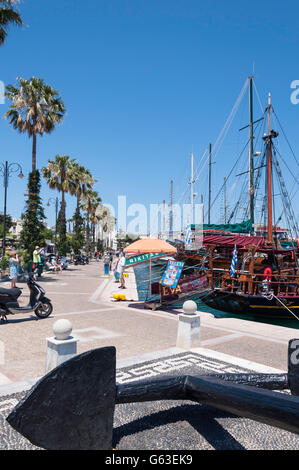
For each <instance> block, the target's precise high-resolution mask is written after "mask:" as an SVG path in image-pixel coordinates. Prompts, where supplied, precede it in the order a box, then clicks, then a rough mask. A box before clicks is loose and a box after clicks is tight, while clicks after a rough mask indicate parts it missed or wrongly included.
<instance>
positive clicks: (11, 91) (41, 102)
mask: <svg viewBox="0 0 299 470" xmlns="http://www.w3.org/2000/svg"><path fill="white" fill-rule="evenodd" d="M17 80H18V81H19V85H20V86H19V88H17V87H14V86H12V85H8V86H7V87H6V93H5V96H6V97H7V98H9V99H10V100H11V102H12V103H11V105H10V107H9V110H8V111H7V112H6V113H5V117H6V118H7V119H9V123H10V124H11V125H12V126H13V128H14V129H17V130H18V131H19V132H21V133H23V132H24V133H27V134H28V137H29V138H31V137H32V173H33V172H35V171H36V137H37V135H38V134H39V135H41V136H42V135H43V134H49V133H50V132H52V131H53V130H54V129H55V125H56V124H57V123H60V122H61V121H62V119H63V115H64V113H65V107H64V104H63V102H62V100H61V98H60V96H59V95H58V92H57V91H56V90H54V89H53V88H52V87H50V86H49V85H47V84H46V83H45V82H44V80H43V79H41V78H36V77H32V78H30V79H29V80H25V79H24V78H21V77H18V78H17Z"/></svg>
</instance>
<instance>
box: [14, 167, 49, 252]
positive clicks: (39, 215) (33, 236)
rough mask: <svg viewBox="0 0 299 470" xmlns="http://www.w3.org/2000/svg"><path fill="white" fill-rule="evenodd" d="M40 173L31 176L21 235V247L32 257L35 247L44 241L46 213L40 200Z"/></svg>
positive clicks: (33, 173)
mask: <svg viewBox="0 0 299 470" xmlns="http://www.w3.org/2000/svg"><path fill="white" fill-rule="evenodd" d="M40 187H41V183H40V173H39V171H37V170H36V171H34V172H32V173H30V174H29V183H28V193H27V201H26V211H25V213H24V214H23V215H22V219H23V227H22V230H21V233H20V238H19V242H20V245H21V246H22V247H23V248H25V249H26V251H27V252H28V254H29V255H30V256H31V254H32V253H33V250H34V247H35V246H36V245H41V242H42V241H44V235H43V230H44V229H45V225H44V219H45V213H44V209H43V206H42V203H41V198H40Z"/></svg>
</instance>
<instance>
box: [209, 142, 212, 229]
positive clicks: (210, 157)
mask: <svg viewBox="0 0 299 470" xmlns="http://www.w3.org/2000/svg"><path fill="white" fill-rule="evenodd" d="M211 179H212V144H210V151H209V202H208V224H210V223H211Z"/></svg>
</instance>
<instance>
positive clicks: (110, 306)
mask: <svg viewBox="0 0 299 470" xmlns="http://www.w3.org/2000/svg"><path fill="white" fill-rule="evenodd" d="M40 282H41V284H42V285H43V286H44V287H45V290H46V292H47V294H46V295H47V296H48V297H50V298H51V299H52V301H53V304H54V311H53V314H52V315H51V317H49V318H48V319H43V320H38V319H37V318H36V317H35V316H34V315H33V316H30V315H27V316H25V315H16V316H14V317H11V319H10V318H9V322H8V323H3V324H0V418H2V424H3V429H4V431H3V432H4V434H3V436H2V437H3V439H2V440H1V438H0V442H3V443H4V444H0V449H1V448H3V449H4V448H22V449H23V448H31V444H30V443H28V442H25V441H24V440H23V439H21V438H20V436H18V435H16V434H15V433H14V432H13V431H12V429H11V428H10V427H9V426H8V425H7V424H6V422H5V416H7V414H8V413H9V411H10V410H11V409H12V408H13V406H15V404H16V403H17V401H18V400H19V399H20V398H21V396H23V395H24V393H25V391H26V390H27V389H28V388H30V387H31V386H32V384H33V383H34V382H35V381H36V379H37V378H38V377H41V376H43V375H44V373H45V361H46V343H47V342H46V339H47V338H48V337H50V336H52V334H53V333H52V328H53V324H54V322H55V321H56V320H57V319H59V318H68V319H69V320H70V321H71V322H72V325H73V333H72V334H73V336H75V337H77V338H78V339H79V342H78V353H81V352H84V351H87V350H90V349H93V348H98V347H103V346H110V345H114V346H115V347H116V350H117V368H118V375H117V379H118V381H119V382H121V381H123V382H125V381H130V380H133V379H135V380H136V379H139V378H140V379H141V378H146V377H148V376H153V375H161V374H165V373H167V375H168V374H169V373H170V374H175V373H182V374H184V373H185V372H186V371H188V373H192V374H198V373H200V372H202V371H208V372H209V373H213V372H216V371H219V370H226V371H228V370H229V371H256V372H265V373H267V372H285V371H287V348H288V341H289V340H290V339H293V338H296V337H298V331H297V330H296V329H291V328H284V327H278V326H272V325H268V324H263V323H255V322H249V321H245V320H239V319H235V318H225V319H224V318H223V319H220V318H214V317H213V315H210V314H207V313H203V312H202V313H201V347H200V348H197V349H196V350H191V351H184V350H180V349H178V348H176V337H177V325H178V313H179V312H174V311H172V312H171V311H167V312H164V311H160V310H158V311H155V312H152V311H150V310H144V309H143V308H142V304H141V303H140V302H139V301H138V299H137V292H136V286H135V279H134V273H133V271H129V277H128V278H127V280H126V287H127V289H126V290H122V289H118V284H117V283H115V282H114V279H113V278H112V277H105V276H104V275H103V266H102V263H101V262H92V263H90V265H87V266H70V268H69V270H67V271H64V272H62V273H61V274H52V273H51V274H46V275H44V276H43V277H42V279H41V281H40ZM1 285H5V283H4V284H1ZM20 286H22V287H23V300H22V302H23V304H26V303H27V301H28V291H27V286H26V284H20ZM120 292H121V293H125V295H126V300H125V301H118V300H117V299H115V298H114V294H118V293H120ZM178 371H179V372H178ZM180 405H182V403H181V404H180ZM191 405H192V406H191ZM185 406H186V408H184V409H185V411H186V413H187V414H186V415H184V416H185V418H186V419H185V420H184V419H183V416H182V414H181V411H182V409H183V408H182V406H179V408H178V404H177V403H168V404H167V405H166V404H165V403H164V404H162V403H161V404H159V405H157V404H155V405H153V404H147V405H146V404H143V405H142V406H141V404H139V405H138V406H136V408H135V407H134V406H133V405H121V406H119V407H118V411H117V412H116V415H115V426H116V429H117V431H116V434H115V436H116V437H115V447H116V448H119V449H121V448H122V449H125V448H127V449H131V448H132V449H138V448H150V447H147V446H153V447H152V448H161V449H163V448H164V449H192V448H194V449H195V448H201V449H211V448H215V449H218V448H234V449H238V448H245V449H247V448H249V449H251V448H257V449H268V448H269V449H270V448H274V449H295V448H296V449H298V448H299V446H298V440H297V438H296V437H294V435H291V434H290V433H285V432H282V431H280V430H273V429H272V428H270V427H269V426H264V425H261V424H257V423H255V424H253V422H250V423H251V425H250V426H253V427H252V428H250V427H248V426H249V424H248V421H249V420H241V419H239V418H236V417H228V416H225V415H223V414H221V413H220V414H219V413H218V412H217V413H216V414H215V410H213V411H211V409H210V410H206V409H205V408H204V409H203V410H202V411H201V412H203V415H202V414H200V420H202V419H204V420H208V421H207V423H208V424H207V428H203V427H202V425H200V424H199V422H197V424H196V423H195V422H194V419H193V418H192V416H193V414H194V412H195V409H197V408H194V407H196V406H197V405H194V404H184V407H185ZM132 407H133V408H132ZM153 407H154V408H153ZM169 407H172V408H173V413H172V415H171V416H173V419H172V417H171V418H170V417H169V414H168V412H167V411H166V410H167V409H168V408H169ZM133 409H134V410H136V412H135V411H134V413H133V411H132V410H133ZM137 410H138V411H137ZM213 413H214V415H213ZM173 420H174V421H173ZM216 422H217V424H216ZM154 423H157V429H159V433H160V431H161V433H160V435H161V439H160V441H159V442H158V441H157V433H155V429H156V427H155V426H156V425H155V424H154ZM160 426H161V428H160ZM140 428H142V431H140ZM0 429H1V427H0ZM205 429H206V430H205ZM250 429H251V432H250ZM213 433H214V434H213ZM269 433H270V434H269ZM191 434H192V436H193V437H192V439H191V438H190V442H189V444H188V442H187V441H188V436H189V435H191ZM130 436H131V437H130ZM232 436H233V437H232ZM271 436H272V437H271ZM0 437H1V436H0ZM185 437H186V439H185ZM1 446H2V447H1ZM161 446H162V447H161Z"/></svg>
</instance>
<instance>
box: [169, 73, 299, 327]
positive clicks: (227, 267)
mask: <svg viewBox="0 0 299 470" xmlns="http://www.w3.org/2000/svg"><path fill="white" fill-rule="evenodd" d="M250 79H251V80H250V92H251V95H250V103H251V102H252V78H251V77H250ZM250 108H251V109H252V103H251V105H250ZM272 110H273V107H272V104H271V96H270V95H269V100H268V106H267V108H266V111H265V116H264V118H266V117H267V118H268V129H267V134H265V135H264V137H263V140H264V149H265V150H264V153H263V157H262V165H261V166H260V168H262V167H265V168H266V177H265V189H266V190H265V195H264V206H265V215H266V217H265V219H267V224H266V226H265V227H264V230H263V231H261V230H256V228H255V227H254V225H253V223H252V222H253V220H254V205H255V186H254V171H256V170H257V169H255V168H254V166H253V139H254V137H253V124H254V123H253V119H252V112H251V113H250V125H249V128H250V154H249V171H248V174H249V211H248V212H249V215H250V220H248V221H246V222H245V223H244V224H243V225H244V227H245V226H247V229H246V228H245V229H244V230H242V227H240V226H239V227H234V226H233V225H232V224H226V225H223V226H222V227H220V226H218V227H217V226H215V225H214V226H207V225H204V226H203V228H204V232H203V244H202V248H201V249H200V250H197V251H192V250H186V249H181V250H179V251H178V255H177V259H180V260H183V261H185V262H186V264H188V265H191V266H194V265H195V266H198V267H200V269H201V270H203V272H205V273H206V276H207V279H208V287H209V290H208V291H207V293H206V295H204V296H202V299H201V300H202V301H203V302H204V303H205V304H207V305H208V306H209V307H212V308H214V309H217V310H221V311H224V312H228V313H232V314H236V315H238V316H239V315H246V316H250V317H263V318H265V317H271V318H277V319H278V318H296V319H299V310H298V309H299V266H298V257H299V250H298V246H297V242H294V240H297V239H298V226H297V222H296V218H295V216H294V212H293V210H292V208H291V203H290V198H289V195H288V191H287V189H286V186H285V183H284V180H283V177H282V173H281V170H280V165H279V161H278V158H277V152H276V149H275V146H274V139H276V138H277V137H278V132H275V131H273V130H272V129H271V113H272ZM274 169H275V171H276V175H277V178H278V181H279V186H280V191H281V194H282V197H283V199H284V202H283V209H284V212H285V215H286V218H287V220H288V222H289V224H290V226H291V227H290V228H291V231H292V235H293V240H289V241H288V242H287V243H286V242H285V243H283V242H282V244H281V245H280V242H279V238H278V236H277V232H278V231H277V230H276V226H275V224H273V173H274ZM259 173H260V170H259ZM250 225H251V226H250ZM244 227H243V228H244ZM211 231H214V233H211ZM257 234H258V235H257ZM290 238H291V237H290ZM233 252H235V254H236V257H237V262H236V264H235V265H234V266H233V271H232V258H233ZM297 312H298V313H297Z"/></svg>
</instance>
